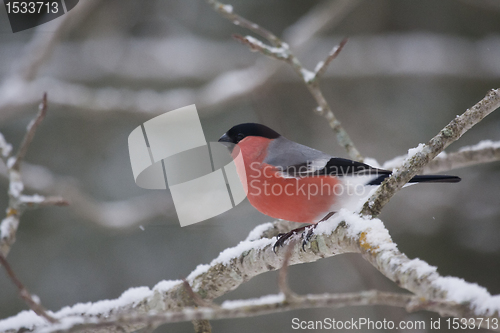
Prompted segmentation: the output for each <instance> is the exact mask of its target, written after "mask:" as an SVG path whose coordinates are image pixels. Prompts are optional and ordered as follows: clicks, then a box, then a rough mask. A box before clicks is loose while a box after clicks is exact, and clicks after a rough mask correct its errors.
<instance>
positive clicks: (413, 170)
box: [361, 89, 500, 216]
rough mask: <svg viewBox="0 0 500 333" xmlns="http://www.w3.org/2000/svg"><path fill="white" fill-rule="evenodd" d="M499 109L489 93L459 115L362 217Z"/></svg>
mask: <svg viewBox="0 0 500 333" xmlns="http://www.w3.org/2000/svg"><path fill="white" fill-rule="evenodd" d="M499 106H500V89H492V90H491V91H490V92H488V94H487V95H486V97H484V98H483V99H482V100H481V101H479V102H478V103H477V104H476V105H474V106H473V107H472V108H470V109H468V110H467V111H465V112H464V113H463V114H462V115H460V116H457V117H456V118H455V119H453V120H452V121H451V122H450V123H449V124H448V125H446V127H444V128H443V129H442V130H441V131H440V132H439V133H438V134H437V135H436V136H435V137H434V138H432V139H431V140H430V141H429V142H428V143H427V144H425V145H420V146H419V147H418V148H415V149H414V151H413V154H410V156H408V158H407V159H406V161H405V162H404V163H403V166H402V167H401V168H399V169H397V170H396V171H394V172H393V173H392V175H391V176H390V177H389V178H387V179H386V180H385V181H384V182H383V183H382V185H381V186H380V187H379V188H378V189H377V191H376V192H375V194H373V196H372V197H371V198H370V199H369V200H368V201H367V202H366V203H365V205H364V206H363V209H362V211H361V214H363V215H371V216H377V215H378V214H380V212H381V210H382V208H383V207H384V206H385V205H386V204H387V203H388V202H389V200H390V199H391V198H392V196H393V195H394V194H395V193H396V192H397V191H399V190H400V189H401V188H402V187H403V185H404V184H406V183H407V182H408V181H409V180H410V179H411V178H413V176H415V175H416V174H417V173H419V172H421V171H422V169H423V168H424V167H425V166H426V165H427V164H428V163H429V162H430V161H431V160H432V159H433V158H434V157H436V156H437V155H438V154H439V153H441V152H442V151H443V150H444V149H445V148H446V147H448V146H449V145H450V144H451V143H452V142H454V141H456V140H458V139H459V138H460V137H461V136H462V135H463V134H464V133H465V132H467V131H468V130H469V129H471V128H472V126H474V125H475V124H477V123H478V122H480V121H481V120H482V119H483V118H484V117H486V116H487V115H488V114H490V113H491V112H493V111H495V110H496V109H497V108H498V107H499Z"/></svg>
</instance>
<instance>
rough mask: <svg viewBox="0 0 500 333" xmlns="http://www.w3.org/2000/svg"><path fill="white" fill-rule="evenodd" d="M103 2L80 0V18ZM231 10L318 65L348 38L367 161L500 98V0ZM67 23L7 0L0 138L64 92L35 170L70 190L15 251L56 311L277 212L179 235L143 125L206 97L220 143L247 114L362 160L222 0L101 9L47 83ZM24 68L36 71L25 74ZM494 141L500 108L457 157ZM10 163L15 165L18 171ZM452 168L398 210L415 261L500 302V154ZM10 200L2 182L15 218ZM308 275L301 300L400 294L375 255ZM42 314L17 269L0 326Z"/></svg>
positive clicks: (340, 88)
mask: <svg viewBox="0 0 500 333" xmlns="http://www.w3.org/2000/svg"><path fill="white" fill-rule="evenodd" d="M87 1H89V0H80V4H79V5H78V6H77V7H76V8H75V9H74V10H75V11H76V10H78V9H79V8H78V7H79V6H84V3H85V2H87ZM353 2H354V1H353ZM231 4H232V5H233V7H234V10H235V11H236V12H237V13H239V14H241V15H243V16H245V17H247V18H249V19H251V20H253V21H255V22H256V23H259V24H261V25H262V26H263V27H266V28H268V29H270V30H271V31H273V32H274V33H276V34H277V35H279V36H283V38H284V40H285V41H287V42H290V44H291V46H292V47H294V45H296V47H295V48H294V50H295V52H296V54H297V56H298V57H299V59H301V61H302V62H303V64H304V66H306V67H307V68H309V69H314V67H315V66H316V63H317V62H318V61H321V60H323V59H324V58H325V57H326V55H327V53H328V52H329V51H330V49H331V48H332V47H333V46H334V45H335V44H337V43H338V42H339V41H340V40H341V39H342V38H343V37H349V38H350V40H349V43H348V44H347V45H346V47H345V48H344V50H343V51H342V53H341V54H340V56H339V57H338V59H336V60H334V61H333V63H332V64H331V65H330V68H329V70H328V71H327V72H326V74H325V76H324V78H323V80H322V89H323V92H324V94H325V97H326V98H327V99H328V101H329V103H330V105H331V107H332V109H333V111H334V112H335V114H336V115H337V117H338V118H339V120H340V121H341V122H342V123H343V125H344V128H345V129H346V130H347V131H348V133H349V134H350V135H351V137H352V139H353V140H354V142H355V143H356V145H357V148H358V149H359V150H360V152H361V154H363V155H365V156H369V157H372V158H375V159H377V161H378V162H379V163H383V162H384V161H386V160H388V159H391V158H393V157H395V156H397V155H402V154H405V153H406V152H407V150H408V149H409V148H413V147H416V146H417V145H418V144H419V143H421V142H426V141H427V140H429V139H430V138H431V137H432V136H434V135H435V134H436V133H437V132H438V131H439V130H440V129H441V128H442V127H444V126H445V125H446V124H447V123H448V122H449V121H450V120H451V119H452V118H453V117H454V116H455V115H457V114H461V113H462V112H464V111H465V110H466V109H467V108H468V107H470V106H472V105H474V104H475V103H476V102H477V101H479V100H480V99H481V98H483V97H484V95H485V94H486V92H487V90H489V89H491V88H498V87H500V5H499V3H498V2H497V1H493V0H492V1H488V0H461V1H459V0H454V1H452V0H441V1H432V0H423V1H418V2H416V1H398V0H378V1H367V0H365V1H359V2H356V4H355V5H353V6H352V9H351V10H350V11H349V12H348V13H347V14H346V15H345V17H343V18H342V19H336V20H334V21H332V22H330V23H331V24H330V25H329V26H326V27H324V28H323V29H321V31H319V32H318V33H316V34H312V35H311V34H310V33H308V29H309V30H310V29H311V27H310V26H307V25H304V24H302V23H303V22H305V21H307V19H308V17H309V16H307V13H310V12H311V11H313V13H316V14H314V15H317V12H320V13H321V12H322V11H321V10H318V8H323V7H321V6H325V4H324V3H322V2H319V1H308V2H305V1H300V2H299V1H295V2H289V1H285V0H275V1H272V2H271V1H263V0H257V1H252V2H249V1H234V2H232V3H231ZM63 19H64V17H61V18H59V19H57V20H63ZM57 20H56V21H53V22H51V23H48V24H45V25H43V26H40V27H39V28H37V29H30V30H27V31H24V32H19V33H16V34H13V33H12V31H11V29H10V26H9V24H8V19H7V15H6V12H5V8H4V7H3V5H0V131H1V132H2V133H3V134H4V136H5V137H6V139H7V140H8V141H9V142H10V143H12V144H13V145H14V147H15V148H17V147H18V145H19V142H20V140H21V139H22V137H23V135H24V132H25V128H26V125H27V124H28V122H29V121H30V120H31V118H32V117H33V116H34V115H35V113H36V110H37V103H38V101H39V100H40V99H41V97H42V92H43V91H47V92H48V98H49V111H48V115H47V117H46V119H45V120H44V122H43V123H42V125H41V126H40V128H39V130H38V132H37V134H36V137H35V141H34V142H33V144H32V145H31V147H30V150H29V152H28V155H27V157H26V162H27V164H26V165H24V167H23V172H24V173H23V175H24V176H25V179H26V182H25V184H26V186H27V188H28V190H27V193H34V192H39V193H42V194H53V195H57V194H61V195H62V196H63V197H65V198H67V199H68V200H69V201H71V202H72V205H71V206H70V207H65V208H59V207H47V208H43V209H39V210H35V211H28V212H26V213H25V214H24V215H23V217H22V219H21V226H20V229H19V231H18V233H17V242H16V243H15V245H14V246H13V248H12V251H11V253H10V254H9V257H8V259H9V261H10V263H11V265H12V266H13V268H14V269H15V270H16V272H17V273H18V275H19V277H20V279H21V280H22V281H23V282H24V283H25V285H26V286H27V288H28V289H29V290H30V291H31V292H32V293H34V294H36V295H38V296H39V297H40V298H41V299H42V301H43V304H44V305H45V306H46V307H47V308H49V309H51V310H58V309H59V308H61V307H63V306H66V305H72V304H74V303H77V302H87V301H97V300H101V299H106V298H116V297H118V296H119V295H120V294H121V293H122V292H123V291H124V290H126V289H128V288H130V287H138V286H149V287H152V286H154V285H155V284H156V283H157V282H159V281H161V280H164V279H178V278H183V277H186V276H187V275H188V274H189V273H190V272H191V271H192V270H193V269H194V268H195V267H196V265H198V264H203V263H208V262H210V261H211V260H212V259H213V258H215V257H216V256H217V255H218V253H219V252H220V251H222V250H223V249H225V248H227V247H230V246H234V245H236V244H237V243H238V242H239V241H241V240H243V239H245V238H246V236H247V235H248V233H249V231H250V230H251V229H253V227H254V226H256V225H258V224H260V223H263V222H268V221H270V220H271V219H270V218H268V217H266V216H264V215H262V214H260V213H259V212H257V211H256V210H255V209H253V208H252V207H251V206H250V205H249V204H248V201H245V202H244V203H242V204H240V205H239V206H238V207H237V208H235V209H233V210H231V211H229V212H227V213H225V214H223V215H220V216H218V217H215V218H212V219H210V220H208V221H205V222H203V223H199V224H196V225H193V226H188V227H185V228H181V227H180V226H179V223H178V220H177V216H176V214H175V211H174V209H173V204H172V201H171V198H170V195H169V192H168V191H148V190H143V189H141V188H139V187H137V186H136V185H135V183H134V181H133V177H132V170H131V167H130V161H129V157H128V147H127V137H128V135H129V133H130V132H131V131H132V130H133V129H134V128H136V127H137V126H139V125H140V124H142V123H143V122H145V121H146V120H148V119H150V118H152V117H154V116H156V115H158V114H161V113H163V112H166V111H170V110H173V109H176V108H179V107H182V106H185V105H189V104H193V103H196V105H197V108H198V112H199V114H200V117H201V121H202V125H203V128H204V131H205V135H206V139H207V141H216V140H217V139H218V138H219V136H220V135H221V134H222V133H224V132H225V131H226V130H227V129H229V128H230V127H231V126H232V125H234V124H237V123H242V122H250V121H251V122H261V123H264V124H266V125H268V126H270V127H272V128H273V129H275V130H276V131H278V132H280V133H281V134H283V135H284V136H286V137H287V138H289V139H292V140H294V141H298V142H300V143H302V144H305V145H308V146H311V147H314V148H316V149H320V150H323V151H325V152H328V153H330V154H332V155H336V156H342V157H346V154H345V152H344V151H343V149H342V148H341V147H340V146H338V144H337V143H336V141H335V137H334V135H333V134H332V132H331V130H330V128H329V126H328V124H327V123H326V122H325V121H324V119H323V118H322V117H319V116H317V115H315V114H314V113H313V111H312V110H313V109H314V108H315V106H316V105H315V103H314V101H313V99H312V97H311V96H310V94H309V92H308V91H307V89H306V87H305V85H304V84H303V83H301V82H300V81H299V78H298V77H297V76H296V75H295V73H294V72H293V71H292V69H291V68H290V67H288V66H286V65H284V64H281V63H279V62H277V61H276V60H273V59H269V58H265V57H264V56H262V55H260V54H257V53H251V52H249V51H248V49H247V47H246V46H243V45H240V44H239V43H238V42H236V41H234V40H233V39H232V38H231V34H233V33H240V34H244V35H246V34H248V31H245V30H243V29H241V28H239V27H236V26H234V25H232V24H231V23H229V22H228V21H227V20H226V19H224V18H222V17H221V16H220V15H219V14H217V13H215V12H214V11H213V10H212V9H211V8H210V7H209V6H208V5H207V4H206V3H205V2H204V1H201V0H183V1H182V0H168V1H158V0H156V1H147V2H143V1H123V0H107V1H96V5H95V6H94V7H93V8H92V9H91V10H90V11H89V13H88V15H87V16H85V17H84V19H82V20H81V21H80V22H73V24H71V25H68V26H66V27H65V28H64V29H63V30H64V33H63V34H62V35H61V36H60V38H57V39H55V44H54V47H53V49H51V52H48V55H49V57H48V58H47V60H46V61H45V62H43V63H42V65H41V66H40V67H39V68H38V71H37V72H36V73H35V75H32V76H31V77H30V75H27V74H26V71H25V69H26V68H27V66H26V63H28V64H29V63H30V62H31V61H32V58H33V55H36V54H37V52H40V51H39V50H40V49H38V48H37V47H36V45H34V44H35V43H34V42H33V40H35V41H37V40H38V41H44V40H48V39H50V38H51V36H53V34H54V32H55V31H57V30H56V29H57V24H58V21H57ZM318 20H319V19H318ZM312 22H315V20H314V19H313V20H312ZM303 36H306V38H304V37H303ZM42 45H43V43H42ZM28 67H29V66H28ZM23 73H24V74H23ZM18 75H25V77H26V78H27V79H26V80H25V81H22V82H20V81H19V80H18V79H17V76H18ZM186 135H189V133H186ZM484 139H491V140H500V111H496V112H495V113H493V114H492V115H490V116H488V117H487V118H486V119H485V120H484V121H483V122H481V123H480V124H479V125H477V126H476V127H474V128H473V129H472V130H471V131H469V132H468V133H466V134H465V135H464V137H463V138H462V139H460V140H459V141H458V142H456V143H454V144H453V145H451V146H450V147H449V148H448V149H447V151H448V152H452V151H456V150H458V149H459V148H460V147H462V146H465V145H472V144H476V143H478V142H479V141H481V140H484ZM179 140H182V137H181V138H179ZM0 171H1V172H2V175H3V171H4V167H3V166H0ZM451 174H454V175H457V176H460V177H462V179H463V180H462V182H460V183H458V184H428V185H421V186H412V187H410V188H406V189H404V190H403V191H401V192H400V193H398V194H397V195H396V196H395V197H394V198H393V199H392V200H391V202H390V203H389V204H388V205H387V207H386V208H385V209H384V211H383V213H382V215H381V219H382V220H383V221H384V222H385V224H386V226H387V228H388V229H389V232H390V233H391V235H392V237H393V239H394V241H395V242H396V243H397V244H398V246H399V248H400V250H401V251H402V252H404V253H406V254H407V255H408V256H409V257H410V258H416V257H418V258H420V259H422V260H425V261H426V262H428V263H429V264H431V265H433V266H437V267H438V272H439V273H440V274H441V275H453V276H457V277H462V278H464V279H465V280H467V281H469V282H476V283H478V284H479V285H482V286H484V287H486V288H487V289H488V290H489V291H490V292H491V293H492V294H498V293H500V284H499V283H498V280H499V278H500V266H499V265H498V262H500V242H499V241H498V240H499V239H500V223H499V221H500V206H499V201H500V200H499V198H500V192H499V188H500V163H498V162H497V163H491V164H485V165H481V166H477V167H469V168H464V169H459V170H454V171H452V172H451ZM7 199H8V198H7V181H6V179H5V177H4V176H1V177H0V211H4V210H5V208H6V207H7ZM2 218H3V216H2ZM276 279H277V274H276V273H275V272H273V273H268V274H264V275H261V276H258V277H256V278H254V279H252V280H251V281H250V282H248V283H246V284H243V285H242V286H241V287H240V288H239V289H237V290H236V291H234V292H231V293H229V294H227V295H225V296H224V297H221V298H220V299H218V300H216V301H217V302H221V301H223V300H227V299H240V298H250V297H259V296H261V295H266V294H274V293H277V292H278V287H277V282H276ZM290 285H291V288H292V289H293V290H294V291H296V292H297V293H322V292H349V291H360V290H369V289H379V290H388V291H390V290H397V287H396V286H395V285H394V283H392V282H391V281H389V280H388V279H386V278H385V277H383V276H382V275H381V274H380V273H379V272H377V271H376V270H375V269H374V268H372V267H371V265H370V264H368V263H367V262H365V261H364V260H363V259H362V258H361V257H360V256H359V255H342V256H338V257H333V258H331V259H326V260H321V261H319V262H316V263H312V264H304V265H300V266H298V267H297V266H296V267H291V268H290ZM25 308H26V305H25V304H24V302H23V301H22V300H21V299H20V298H19V297H18V296H17V293H16V291H15V288H14V287H13V285H12V284H11V282H10V281H9V280H8V279H7V277H6V274H5V273H4V272H2V273H0V318H6V317H8V316H11V315H14V314H16V313H17V312H19V311H21V310H23V309H25ZM432 316H434V317H435V316H436V315H435V314H432V315H431V314H429V313H425V312H419V313H414V314H407V313H406V312H405V311H403V310H400V309H394V308H388V307H363V308H345V309H340V310H329V309H320V310H317V309H315V310H301V311H294V312H288V313H283V314H277V315H273V316H265V317H255V318H247V319H237V320H236V319H235V320H224V321H214V322H212V327H213V331H214V332H235V331H238V332H260V331H282V332H288V331H292V329H291V324H292V318H294V317H299V318H300V319H301V320H322V319H323V318H325V317H334V318H336V319H340V320H348V319H350V318H360V317H366V318H370V319H372V320H381V319H383V318H386V319H388V320H394V321H399V320H426V321H427V322H429V318H430V317H432ZM191 326H192V325H191V324H190V323H185V324H175V325H169V326H163V327H160V328H158V329H157V332H167V331H169V332H172V331H173V332H186V331H187V332H189V331H192V328H191Z"/></svg>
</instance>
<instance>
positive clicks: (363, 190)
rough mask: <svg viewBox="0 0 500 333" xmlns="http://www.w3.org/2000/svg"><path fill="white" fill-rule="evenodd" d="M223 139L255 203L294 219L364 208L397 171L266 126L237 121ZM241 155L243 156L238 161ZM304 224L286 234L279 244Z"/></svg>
mask: <svg viewBox="0 0 500 333" xmlns="http://www.w3.org/2000/svg"><path fill="white" fill-rule="evenodd" d="M219 142H221V143H225V144H226V145H228V146H229V147H230V149H232V155H233V158H235V164H236V168H237V172H238V176H239V178H240V180H241V182H242V184H243V187H244V189H245V191H246V193H247V197H248V200H249V201H250V203H251V204H252V206H254V207H255V208H256V209H257V210H258V211H260V212H261V213H264V214H266V215H268V216H271V217H274V218H278V219H284V220H288V221H293V222H303V223H312V224H316V223H318V222H321V221H323V220H326V219H328V218H329V217H330V216H332V215H333V214H334V213H335V212H336V211H338V210H340V209H341V208H346V209H350V210H353V211H356V210H359V209H360V208H361V205H362V204H363V203H364V202H365V201H366V200H367V199H368V198H369V196H370V195H371V194H372V193H373V192H374V191H375V190H376V188H377V186H378V185H380V184H381V183H382V182H383V181H384V179H386V178H387V177H389V176H390V175H391V173H392V172H391V171H388V170H382V169H378V168H374V167H371V166H369V165H367V164H364V163H361V162H356V161H351V160H348V159H345V158H338V157H333V156H330V155H328V154H325V153H323V152H321V151H319V150H316V149H313V148H310V147H307V146H304V145H301V144H299V143H296V142H293V141H290V140H288V139H286V138H285V137H283V136H281V135H280V134H278V133H277V132H275V131H274V130H272V129H270V128H269V127H267V126H264V125H261V124H255V123H246V124H240V125H236V126H234V127H232V128H231V129H230V130H229V131H227V132H226V133H224V135H222V136H221V137H220V139H219ZM233 148H234V149H233ZM236 148H237V149H236ZM240 153H241V156H242V159H237V158H236V156H237V155H238V154H240ZM459 181H460V178H459V177H456V176H447V175H419V176H415V177H413V178H412V179H411V180H410V181H409V183H456V182H459ZM304 228H305V227H303V228H299V229H295V230H292V231H291V232H289V233H286V234H282V235H280V236H279V237H278V241H277V242H276V245H275V248H276V246H281V245H283V243H284V241H285V240H286V239H287V238H289V237H290V236H291V235H293V234H294V233H297V232H298V231H300V230H303V229H304Z"/></svg>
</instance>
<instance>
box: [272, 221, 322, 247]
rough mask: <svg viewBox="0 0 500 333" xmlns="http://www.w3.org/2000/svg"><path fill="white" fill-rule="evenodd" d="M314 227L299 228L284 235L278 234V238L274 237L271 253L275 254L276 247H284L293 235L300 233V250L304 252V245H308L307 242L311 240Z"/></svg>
mask: <svg viewBox="0 0 500 333" xmlns="http://www.w3.org/2000/svg"><path fill="white" fill-rule="evenodd" d="M313 229H314V226H312V227H310V226H305V227H301V228H297V229H294V230H292V231H289V232H286V233H280V234H278V236H276V238H277V240H276V243H274V246H273V252H274V253H276V249H277V248H278V247H283V245H285V242H286V241H287V240H288V239H289V238H290V237H292V236H293V235H296V234H299V233H301V236H300V238H301V239H302V250H303V251H305V250H306V245H307V243H309V240H310V239H311V236H312V235H313V234H314V231H313Z"/></svg>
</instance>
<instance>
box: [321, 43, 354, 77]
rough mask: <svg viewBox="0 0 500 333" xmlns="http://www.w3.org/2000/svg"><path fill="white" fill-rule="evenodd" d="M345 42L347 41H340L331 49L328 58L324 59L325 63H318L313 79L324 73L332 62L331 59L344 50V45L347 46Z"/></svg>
mask: <svg viewBox="0 0 500 333" xmlns="http://www.w3.org/2000/svg"><path fill="white" fill-rule="evenodd" d="M347 40H348V39H347V38H344V39H342V41H341V42H340V43H339V45H335V46H334V47H333V49H332V50H331V51H330V53H329V54H328V57H326V59H325V61H320V62H319V63H318V65H317V66H316V69H315V70H314V76H315V77H317V78H318V77H320V76H322V75H323V74H324V73H325V72H326V69H327V68H328V65H329V64H330V63H331V62H332V60H333V59H335V58H337V56H338V55H339V54H340V52H341V51H342V49H343V48H344V46H345V44H347Z"/></svg>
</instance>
